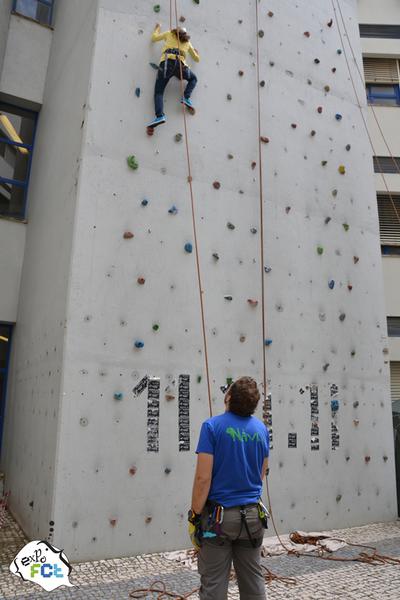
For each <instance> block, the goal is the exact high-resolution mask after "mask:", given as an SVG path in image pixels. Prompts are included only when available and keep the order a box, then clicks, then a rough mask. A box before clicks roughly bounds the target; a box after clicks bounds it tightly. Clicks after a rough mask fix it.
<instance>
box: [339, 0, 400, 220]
mask: <svg viewBox="0 0 400 600" xmlns="http://www.w3.org/2000/svg"><path fill="white" fill-rule="evenodd" d="M331 2H332V8H333V12H334V15H335V21H336V25H337V28H338V33H339V36H340V42H341V44H342V48H343V53H344V57H345V60H346V64H347V69H348V71H349V75H350V80H351V83H352V86H353V90H354V94H355V96H356V99H357V104H358V108H359V109H360V113H361V117H362V120H363V123H364V127H365V131H366V132H367V136H368V139H369V143H370V145H371V148H372V152H373V153H374V156H375V159H376V162H377V165H378V169H379V172H380V175H381V177H382V179H383V183H384V184H385V188H386V191H387V193H388V196H389V198H390V201H391V203H392V207H393V210H394V212H395V214H396V216H397V218H398V220H399V223H400V215H399V213H398V211H397V208H396V205H395V202H394V200H393V196H392V194H391V192H390V190H389V186H388V184H387V181H386V178H385V176H384V174H383V170H382V168H381V165H380V162H379V158H378V156H377V153H376V150H375V147H374V143H373V141H372V138H371V135H370V133H369V129H368V124H367V121H366V119H365V116H364V114H363V111H362V106H361V102H360V99H359V97H358V94H357V89H356V85H355V83H354V79H353V75H352V73H351V69H350V64H349V60H348V57H347V52H346V48H345V45H344V43H343V36H342V32H341V31H340V25H339V20H338V17H337V13H336V8H335V5H334V2H333V0H331ZM337 3H338V7H339V10H340V14H341V17H342V20H343V25H344V29H345V32H346V36H347V40H348V43H349V46H350V48H351V51H352V54H353V58H354V61H355V63H356V65H357V69H358V64H357V60H356V57H355V55H354V52H353V49H352V46H351V43H350V38H349V35H348V33H347V29H346V25H345V23H344V19H343V14H342V11H341V9H340V5H339V0H337ZM358 71H359V69H358ZM359 74H360V76H361V81H362V82H363V85H364V79H363V77H362V75H361V73H360V72H359ZM371 108H372V107H371ZM372 113H373V114H374V116H375V119H376V122H377V123H378V120H377V117H376V115H375V112H374V110H372ZM378 127H379V130H380V132H381V135H382V137H383V138H384V139H385V136H384V134H383V131H382V129H381V127H380V125H379V123H378ZM385 143H386V147H387V148H388V150H389V152H390V149H389V146H388V144H387V142H386V140H385ZM390 155H391V156H392V154H391V152H390ZM392 159H393V162H394V163H395V164H396V161H395V160H394V157H393V156H392ZM396 167H397V164H396ZM399 173H400V170H399Z"/></svg>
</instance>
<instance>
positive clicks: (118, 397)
mask: <svg viewBox="0 0 400 600" xmlns="http://www.w3.org/2000/svg"><path fill="white" fill-rule="evenodd" d="M123 397H124V395H123V393H122V392H115V394H114V400H122V398H123Z"/></svg>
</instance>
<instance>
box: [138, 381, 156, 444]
mask: <svg viewBox="0 0 400 600" xmlns="http://www.w3.org/2000/svg"><path fill="white" fill-rule="evenodd" d="M142 381H143V380H142ZM159 423H160V380H159V379H158V378H153V379H148V385H147V452H158V451H159Z"/></svg>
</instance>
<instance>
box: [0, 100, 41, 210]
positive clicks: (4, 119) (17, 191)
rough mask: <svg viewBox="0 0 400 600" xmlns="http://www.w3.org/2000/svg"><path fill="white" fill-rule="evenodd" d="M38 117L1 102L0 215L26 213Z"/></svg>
mask: <svg viewBox="0 0 400 600" xmlns="http://www.w3.org/2000/svg"><path fill="white" fill-rule="evenodd" d="M36 117H37V114H36V113H34V112H32V111H29V110H23V109H20V108H17V107H15V106H11V105H8V104H4V103H2V102H0V215H3V216H8V217H14V218H16V219H21V218H22V219H23V218H24V216H25V204H26V195H27V190H28V180H29V172H30V168H31V162H32V150H33V140H34V135H35V127H36Z"/></svg>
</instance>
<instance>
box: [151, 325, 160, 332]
mask: <svg viewBox="0 0 400 600" xmlns="http://www.w3.org/2000/svg"><path fill="white" fill-rule="evenodd" d="M159 329H160V326H159V325H158V323H154V325H153V331H158V330H159Z"/></svg>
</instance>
